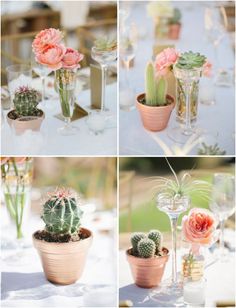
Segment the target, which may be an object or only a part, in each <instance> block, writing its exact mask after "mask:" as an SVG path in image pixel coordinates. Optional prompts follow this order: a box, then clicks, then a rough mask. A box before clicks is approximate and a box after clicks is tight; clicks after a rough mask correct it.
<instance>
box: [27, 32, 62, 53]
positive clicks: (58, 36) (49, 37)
mask: <svg viewBox="0 0 236 308" xmlns="http://www.w3.org/2000/svg"><path fill="white" fill-rule="evenodd" d="M62 38H63V35H62V32H61V31H60V30H57V29H54V28H50V29H45V30H42V31H40V32H39V33H38V34H37V35H36V37H35V39H34V41H33V44H32V48H33V51H34V53H35V54H38V53H42V52H43V50H44V48H45V46H47V45H58V44H60V43H61V40H62Z"/></svg>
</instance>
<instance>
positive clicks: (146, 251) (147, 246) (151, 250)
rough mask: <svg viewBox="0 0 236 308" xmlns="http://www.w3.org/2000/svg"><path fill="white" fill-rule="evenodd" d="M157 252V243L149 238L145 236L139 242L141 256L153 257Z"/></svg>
mask: <svg viewBox="0 0 236 308" xmlns="http://www.w3.org/2000/svg"><path fill="white" fill-rule="evenodd" d="M155 252H156V245H155V243H154V242H153V241H152V240H150V239H149V238H144V239H142V240H140V241H139V243H138V253H139V256H140V257H141V258H152V257H154V255H155Z"/></svg>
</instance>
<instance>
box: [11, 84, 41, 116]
mask: <svg viewBox="0 0 236 308" xmlns="http://www.w3.org/2000/svg"><path fill="white" fill-rule="evenodd" d="M39 99H40V98H39V93H38V91H37V90H35V89H33V88H29V87H27V86H22V87H19V88H18V89H17V90H16V91H15V95H14V99H13V104H14V107H15V110H16V113H17V115H18V116H19V117H23V116H37V115H38V109H37V106H38V103H39Z"/></svg>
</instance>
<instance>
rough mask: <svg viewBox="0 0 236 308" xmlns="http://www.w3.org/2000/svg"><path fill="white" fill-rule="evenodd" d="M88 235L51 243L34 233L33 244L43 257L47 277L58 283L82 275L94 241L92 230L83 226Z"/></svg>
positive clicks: (65, 282) (76, 278) (75, 278)
mask: <svg viewBox="0 0 236 308" xmlns="http://www.w3.org/2000/svg"><path fill="white" fill-rule="evenodd" d="M81 231H82V232H83V233H85V234H86V235H87V236H88V237H87V238H85V239H83V240H80V241H77V242H69V243H49V242H46V241H43V240H38V239H36V238H35V236H34V234H35V233H34V234H33V244H34V247H35V248H36V249H37V251H38V254H39V256H40V259H41V263H42V266H43V270H44V273H45V276H46V278H47V279H48V280H49V281H51V282H53V283H57V284H62V285H67V284H72V283H74V282H76V281H77V280H78V279H79V278H80V277H81V275H82V273H83V269H84V266H85V262H86V257H87V253H88V249H89V247H90V246H91V243H92V232H91V231H90V230H88V229H85V228H81Z"/></svg>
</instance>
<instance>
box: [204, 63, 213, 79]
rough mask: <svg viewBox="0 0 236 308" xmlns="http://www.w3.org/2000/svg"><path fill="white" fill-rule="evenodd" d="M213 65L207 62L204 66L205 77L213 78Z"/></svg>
mask: <svg viewBox="0 0 236 308" xmlns="http://www.w3.org/2000/svg"><path fill="white" fill-rule="evenodd" d="M211 73H212V64H211V63H210V62H209V61H208V60H207V61H206V62H205V63H204V65H203V75H204V76H206V77H211Z"/></svg>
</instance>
